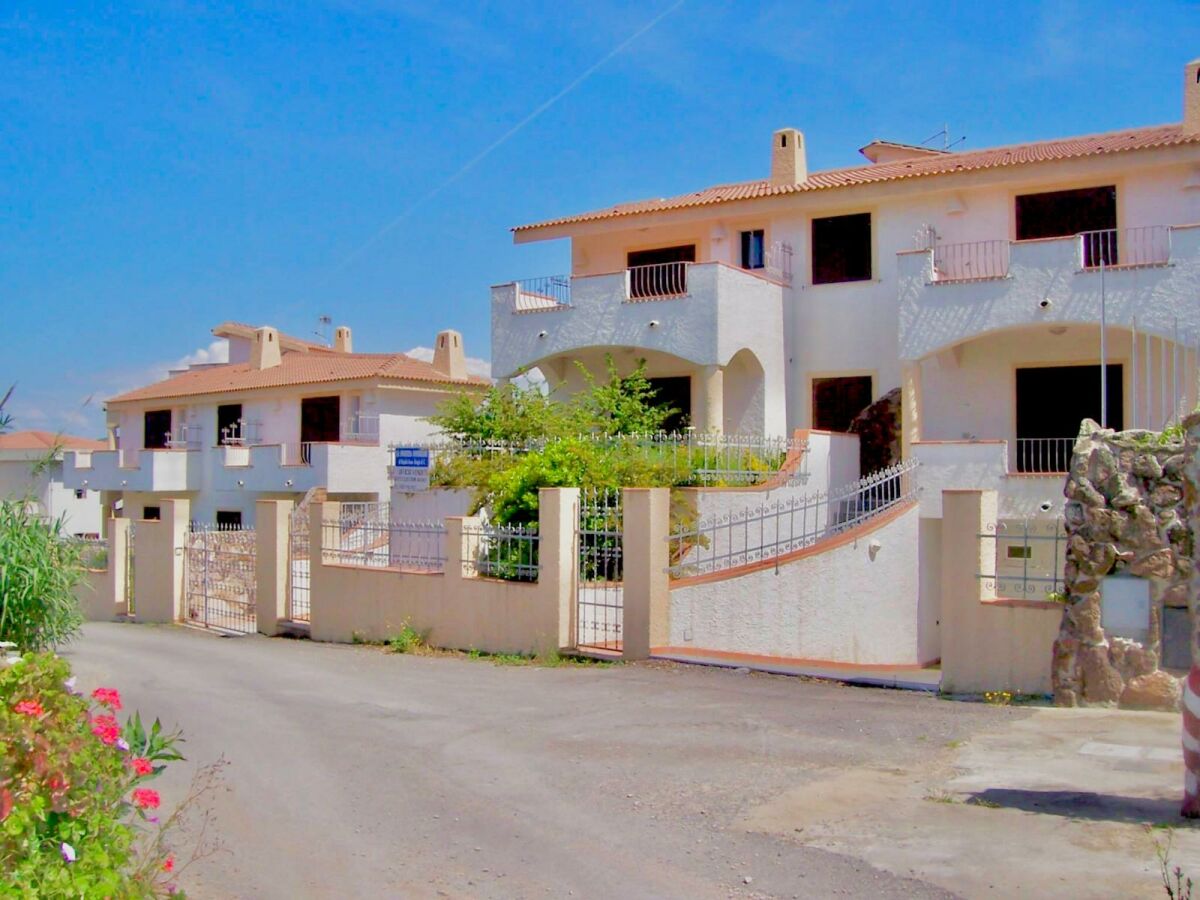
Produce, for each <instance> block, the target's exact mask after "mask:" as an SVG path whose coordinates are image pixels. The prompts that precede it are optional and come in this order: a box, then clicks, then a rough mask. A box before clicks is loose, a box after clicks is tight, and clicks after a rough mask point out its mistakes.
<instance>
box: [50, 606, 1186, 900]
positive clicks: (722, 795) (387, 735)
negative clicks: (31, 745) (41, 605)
mask: <svg viewBox="0 0 1200 900" xmlns="http://www.w3.org/2000/svg"><path fill="white" fill-rule="evenodd" d="M68 656H69V657H70V658H71V661H72V663H73V664H74V665H75V667H76V670H77V672H78V674H79V675H80V677H81V680H82V681H83V682H85V683H86V684H88V685H94V684H100V683H103V684H109V685H112V686H116V687H119V688H120V689H121V690H122V692H123V694H124V695H125V698H126V705H127V708H129V709H132V708H135V707H136V708H138V709H140V710H141V711H142V713H143V715H144V716H145V715H147V714H149V715H151V716H154V715H158V716H160V717H162V718H163V719H164V721H165V722H166V723H168V724H169V723H175V722H177V723H179V724H180V725H181V726H182V727H183V728H184V729H185V731H186V734H187V744H186V752H187V755H188V757H189V765H191V764H193V763H202V762H207V761H211V760H214V759H216V758H217V757H219V756H221V755H224V756H225V758H226V759H228V760H229V761H230V763H231V765H230V767H229V769H228V783H229V786H230V788H231V790H229V791H228V792H227V793H224V794H222V795H221V796H220V797H219V799H218V801H217V804H216V808H217V813H218V817H219V825H220V830H221V834H222V836H223V840H224V843H225V845H226V847H227V852H225V853H223V854H220V855H218V856H216V857H213V858H212V859H209V860H206V861H204V862H203V863H202V864H201V865H200V866H198V867H197V868H196V869H193V870H192V871H191V872H189V873H188V876H187V878H186V879H185V882H184V886H185V887H187V888H188V889H189V892H191V893H192V894H193V895H195V896H199V897H206V896H207V897H289V898H291V897H425V896H429V897H435V896H451V897H476V896H478V897H540V896H554V897H561V896H575V897H622V898H624V897H729V896H770V897H795V896H799V897H825V896H834V895H838V894H842V895H851V896H871V897H940V896H948V895H949V892H953V893H959V892H962V893H966V894H983V893H992V894H993V895H995V893H997V891H996V890H995V889H998V892H999V893H1000V894H1003V893H1004V883H1003V882H1002V881H1001V882H1000V883H995V882H996V881H997V878H998V877H999V878H1003V876H1004V870H1002V871H999V872H993V871H990V870H988V868H987V865H986V855H987V846H988V844H987V843H983V844H982V845H981V848H972V847H970V846H967V845H964V844H963V843H962V841H961V840H959V842H958V844H957V845H956V846H957V849H956V854H962V855H963V858H962V859H961V860H958V861H957V864H958V865H959V866H960V867H961V871H960V870H958V869H956V868H955V861H954V860H946V859H943V858H942V856H944V855H945V854H942V855H941V856H937V859H935V860H934V861H933V862H931V861H930V856H929V853H928V852H924V850H923V849H922V847H917V846H913V847H910V848H909V849H908V850H905V849H904V847H905V846H906V845H905V844H904V843H903V842H902V841H900V839H899V831H900V830H902V829H903V828H906V827H907V825H906V822H905V817H908V816H910V815H911V809H909V807H905V806H904V805H903V804H905V803H907V804H909V806H910V807H912V808H913V809H917V810H919V811H921V812H922V813H924V814H925V815H926V817H927V818H929V817H932V820H933V821H935V824H934V825H930V826H929V827H931V828H935V829H936V820H937V814H938V811H939V810H940V809H942V808H943V807H945V808H947V809H949V807H950V805H951V803H949V802H948V803H945V804H943V803H931V802H930V799H929V796H930V794H929V792H930V791H931V790H933V788H931V787H930V785H934V784H936V785H942V784H943V783H944V784H946V785H948V786H949V787H948V790H951V791H952V790H954V789H955V788H954V781H953V779H955V778H957V779H959V781H960V782H961V779H962V778H963V777H964V772H967V773H968V774H969V771H974V770H971V769H970V768H969V767H968V769H962V768H955V766H954V764H953V763H954V760H955V759H956V758H957V757H958V756H960V755H961V754H964V753H967V752H972V753H976V754H978V753H981V752H983V753H985V756H986V748H987V747H988V746H989V744H988V743H987V742H988V741H989V740H991V741H993V743H995V742H996V741H999V743H998V744H996V746H997V748H998V749H997V750H996V753H998V754H999V757H1002V758H1004V759H1007V760H1010V761H1011V760H1012V758H1013V755H1014V753H1018V754H1019V753H1020V752H1021V751H1020V750H1019V749H1014V745H1013V744H1012V743H1006V742H1005V736H1007V735H1011V734H1018V735H1019V734H1020V733H1021V731H1022V729H1024V730H1025V731H1026V732H1029V733H1032V734H1038V733H1039V729H1038V728H1037V726H1036V722H1037V714H1035V713H1032V712H1031V711H1030V710H1028V709H1005V708H997V707H988V706H983V705H980V704H962V703H951V702H947V701H943V700H939V699H937V698H935V697H932V696H929V695H920V694H914V693H904V692H896V691H884V690H872V689H863V688H847V687H841V686H834V685H828V684H816V683H808V682H804V681H801V680H798V679H794V678H785V677H778V676H759V675H749V674H739V673H737V672H732V671H722V670H715V669H704V668H690V667H680V666H671V665H626V666H613V667H609V668H596V667H586V668H582V667H562V668H553V669H541V668H523V667H502V666H494V665H492V664H490V663H488V662H486V661H478V660H476V661H472V660H467V659H461V658H445V657H441V658H428V657H412V656H398V655H395V654H388V653H384V652H381V651H380V650H377V649H374V648H365V647H348V646H335V645H323V644H314V643H310V642H307V641H288V640H267V639H265V638H258V637H248V638H236V639H227V638H224V639H223V638H218V637H214V636H212V635H209V634H203V633H198V632H195V631H191V630H187V629H182V628H165V627H151V626H133V625H116V624H111V625H110V624H89V625H88V626H87V628H86V631H85V635H84V637H83V639H82V640H81V641H79V642H78V643H77V644H76V645H75V646H73V647H72V648H70V650H69V652H68ZM1046 712H1047V713H1055V712H1057V711H1053V710H1050V711H1046ZM1135 727H1139V728H1140V726H1135ZM1164 727H1165V728H1166V731H1165V732H1164V734H1166V735H1167V737H1169V735H1170V728H1169V723H1166V725H1164ZM1084 730H1085V731H1086V730H1087V729H1084ZM1160 730H1161V729H1160ZM1090 736H1091V735H1090V732H1089V733H1088V734H1084V735H1083V738H1082V739H1088V738H1089V737H1090ZM1163 740H1166V738H1163ZM980 748H983V749H982V750H981V749H980ZM1161 765H1164V766H1166V765H1169V764H1168V763H1166V762H1163V763H1161ZM982 766H983V768H982V769H981V770H980V775H979V777H980V778H981V779H982V781H981V782H980V783H979V784H975V783H972V782H970V779H969V778H968V779H967V781H966V782H961V783H962V784H966V785H967V787H965V788H963V790H976V789H981V788H982V787H987V786H989V785H994V784H998V785H1000V786H1001V787H1004V786H1007V785H1009V784H1011V782H1004V783H1003V784H1001V783H1000V782H991V781H989V780H988V777H987V772H988V768H987V763H986V761H985V762H984V763H983V764H982ZM177 769H178V770H179V771H178V772H177V774H176V776H175V777H174V779H173V780H166V781H164V784H163V786H164V789H165V790H166V793H167V795H168V799H169V798H170V797H171V796H172V795H177V794H178V792H179V791H180V790H181V789H182V787H183V786H184V785H185V783H186V781H187V780H188V777H189V775H188V772H187V771H186V769H187V767H186V766H179V767H177ZM1156 777H1157V776H1156ZM1162 778H1163V784H1164V790H1167V789H1168V788H1169V781H1170V779H1171V778H1174V773H1172V772H1166V771H1164V772H1163V774H1162ZM843 782H844V783H843ZM1154 784H1157V782H1154ZM810 788H811V790H812V794H811V796H812V798H813V802H812V803H808V802H807V801H806V799H805V797H806V791H808V790H809V789H810ZM939 789H940V788H939ZM938 798H939V799H945V798H942V797H941V795H940V794H939V795H938ZM914 803H915V804H916V805H915V807H913V806H912V804H914ZM893 804H895V817H896V821H895V822H894V825H895V828H896V831H897V839H896V840H892V839H891V838H890V837H889V830H890V829H889V828H887V827H883V828H881V827H880V821H881V820H883V821H884V822H885V823H886V822H887V821H888V820H889V818H892V815H891V812H890V808H891V807H892V805H893ZM905 810H908V811H907V812H905ZM954 812H955V814H956V816H958V818H956V817H955V816H951V817H949V819H953V820H954V821H953V824H952V828H953V831H954V833H955V834H956V835H958V834H960V833H961V832H962V831H963V828H964V827H965V826H964V825H963V820H962V819H961V816H962V815H963V814H964V813H969V815H976V814H981V815H983V816H988V815H993V816H994V815H996V814H997V813H1000V814H1008V813H1010V812H1013V813H1014V814H1019V815H1027V816H1037V815H1038V813H1037V812H1036V811H1028V810H1026V811H1023V812H1018V811H1016V810H1008V809H1005V810H995V809H985V808H971V809H970V810H969V811H968V810H967V809H966V808H965V807H964V808H962V809H956V810H954ZM860 813H861V815H860ZM1043 818H1044V817H1043ZM859 819H861V821H862V828H861V833H862V835H863V840H862V842H861V846H860V845H859V840H858V837H857V832H856V825H855V822H856V821H858V820H859ZM949 819H948V821H949ZM992 822H993V823H997V824H998V823H999V820H998V819H993V820H992ZM1059 822H1061V820H1056V823H1055V824H1056V825H1058V824H1059ZM830 823H834V824H835V825H838V827H836V828H833V830H830V828H831V825H830ZM838 823H840V825H839V824H838ZM913 827H914V828H915V827H916V826H915V825H914V826H913ZM839 829H840V830H839ZM1013 829H1014V830H1013V834H1012V840H1013V841H1016V842H1017V846H1019V842H1020V838H1019V833H1020V832H1021V830H1022V827H1021V826H1020V824H1019V823H1016V822H1015V820H1014V823H1013ZM909 837H911V836H909ZM996 839H997V835H996V834H995V831H994V828H993V829H992V833H991V834H990V835H989V836H987V837H986V840H987V841H994V840H996ZM1004 839H1005V838H1004V837H1003V836H1000V837H999V840H1002V841H1003V840H1004ZM937 840H938V838H937V835H936V831H932V832H930V834H929V836H928V837H925V838H923V839H922V841H921V842H920V843H921V844H928V843H930V842H933V843H935V844H936V843H937ZM1045 849H1046V848H1045V847H1044V845H1042V846H1037V847H1033V848H1032V852H1033V853H1035V854H1036V853H1037V852H1038V851H1040V850H1045ZM1067 849H1069V847H1068V846H1067V844H1065V843H1064V851H1065V850H1067ZM1135 852H1136V853H1141V852H1142V851H1141V850H1138V851H1135ZM976 853H982V854H983V855H984V857H985V858H983V859H973V858H972V856H973V855H974V854H976ZM935 855H936V854H935ZM1152 859H1153V857H1152V855H1151V856H1150V857H1149V860H1150V861H1152ZM967 871H974V872H975V874H974V875H973V876H971V877H968V876H966V875H964V874H962V872H967ZM980 871H982V872H983V874H982V875H980V874H979V872H980ZM1052 872H1053V874H1054V877H1055V878H1056V879H1057V877H1058V876H1059V875H1060V874H1062V873H1063V872H1068V873H1069V867H1068V869H1063V868H1062V867H1061V866H1059V867H1057V868H1053V869H1052ZM1134 874H1135V875H1136V874H1137V873H1136V872H1135V873H1134ZM1013 877H1014V878H1015V877H1017V876H1016V875H1015V874H1014V876H1013ZM980 878H982V882H981V881H980V880H979V879H980ZM989 879H990V880H991V881H992V882H993V883H994V889H993V888H991V887H989V886H988V885H987V884H986V882H987V881H988V880H989ZM1013 883H1014V884H1015V883H1016V881H1014V882H1013ZM1146 883H1147V885H1150V886H1153V885H1152V882H1151V881H1147V882H1146ZM1028 886H1029V887H1034V885H1028ZM1079 887H1080V885H1079V883H1075V884H1074V885H1072V888H1073V889H1078V888H1079ZM947 889H950V890H949V892H948V891H947ZM1088 893H1090V894H1091V895H1093V896H1105V893H1104V890H1099V891H1089V892H1088Z"/></svg>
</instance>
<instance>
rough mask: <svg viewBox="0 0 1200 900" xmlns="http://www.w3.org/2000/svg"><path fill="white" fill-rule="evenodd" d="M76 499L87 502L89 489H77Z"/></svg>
mask: <svg viewBox="0 0 1200 900" xmlns="http://www.w3.org/2000/svg"><path fill="white" fill-rule="evenodd" d="M75 499H76V500H86V499H87V489H86V488H75Z"/></svg>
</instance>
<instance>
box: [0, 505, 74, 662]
mask: <svg viewBox="0 0 1200 900" xmlns="http://www.w3.org/2000/svg"><path fill="white" fill-rule="evenodd" d="M80 553H81V551H80V548H79V545H78V544H77V543H76V542H75V541H72V540H71V539H70V538H69V537H68V536H67V535H65V534H63V531H62V522H61V521H48V520H46V519H44V518H42V517H40V516H38V515H36V514H34V513H33V512H32V510H31V509H30V504H29V503H27V502H26V501H23V500H0V641H12V642H13V643H14V644H16V645H17V646H18V647H19V648H20V649H21V650H23V651H31V650H32V651H40V650H47V649H50V648H52V647H55V646H58V645H59V644H64V643H66V642H68V641H69V640H71V638H73V637H74V636H75V635H76V634H77V633H78V632H79V627H80V625H82V624H83V615H82V614H81V612H80V610H79V602H78V601H77V600H76V598H75V587H76V585H78V584H79V582H80V581H81V580H82V579H83V572H84V568H83V562H82V560H81V558H80Z"/></svg>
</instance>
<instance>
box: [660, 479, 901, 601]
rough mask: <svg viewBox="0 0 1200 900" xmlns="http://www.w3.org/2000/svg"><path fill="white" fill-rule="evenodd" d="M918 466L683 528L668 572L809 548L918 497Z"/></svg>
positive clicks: (673, 542) (700, 571) (689, 572)
mask: <svg viewBox="0 0 1200 900" xmlns="http://www.w3.org/2000/svg"><path fill="white" fill-rule="evenodd" d="M917 465H918V463H917V461H916V460H909V461H907V462H904V463H900V464H899V465H895V466H892V467H890V468H887V469H883V470H881V471H879V472H876V473H875V474H873V475H869V476H868V477H866V478H862V479H860V480H859V481H856V482H854V483H853V484H850V485H847V486H846V487H844V488H840V489H838V490H836V491H832V492H828V493H827V492H818V493H815V494H811V495H808V496H805V497H796V498H785V499H782V500H777V501H775V502H773V503H770V504H767V505H765V506H764V505H757V506H751V507H747V508H746V509H742V510H737V511H734V512H730V513H725V514H722V515H719V516H712V517H709V518H706V519H702V520H701V521H700V522H699V523H697V524H696V525H695V526H692V527H686V526H681V527H679V528H677V529H676V530H675V531H674V532H673V533H672V534H671V535H670V536H669V538H668V540H669V542H670V566H669V567H668V570H667V571H668V572H669V573H670V575H671V577H673V578H686V577H690V576H693V575H708V574H711V573H713V572H721V571H725V570H727V569H734V568H737V567H739V566H744V565H749V564H752V563H757V562H763V561H767V560H772V559H778V558H779V557H781V556H784V555H786V554H788V553H792V552H794V551H796V550H802V549H804V548H806V547H810V546H812V545H813V544H816V543H817V542H818V541H820V540H823V539H825V538H828V537H832V536H834V535H836V534H840V533H841V532H843V531H846V530H848V529H850V528H853V527H854V526H856V525H859V524H861V523H863V522H866V521H868V520H870V519H873V518H875V517H876V516H879V515H881V514H882V513H884V512H886V511H887V510H889V509H891V508H892V507H894V506H896V505H898V504H901V503H906V502H908V501H910V500H913V499H915V498H916V494H917V484H916V468H917Z"/></svg>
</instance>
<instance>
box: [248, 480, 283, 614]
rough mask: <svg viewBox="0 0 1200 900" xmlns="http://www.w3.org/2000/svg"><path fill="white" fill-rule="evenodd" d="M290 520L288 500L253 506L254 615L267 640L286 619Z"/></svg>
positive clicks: (260, 502) (267, 501)
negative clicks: (255, 558) (255, 566)
mask: <svg viewBox="0 0 1200 900" xmlns="http://www.w3.org/2000/svg"><path fill="white" fill-rule="evenodd" d="M291 520H292V501H291V500H259V501H257V502H256V503H255V510H254V523H255V524H254V540H255V554H256V556H257V563H256V564H257V570H256V572H255V578H256V582H257V583H256V594H257V597H256V598H255V614H256V616H257V619H258V630H259V631H260V632H261V633H262V634H265V635H267V636H269V637H273V636H275V635H277V634H279V623H280V621H281V620H283V619H286V618H287V617H288V564H289V560H290V556H289V554H290V552H291V544H290V541H289V538H290V536H291Z"/></svg>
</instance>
